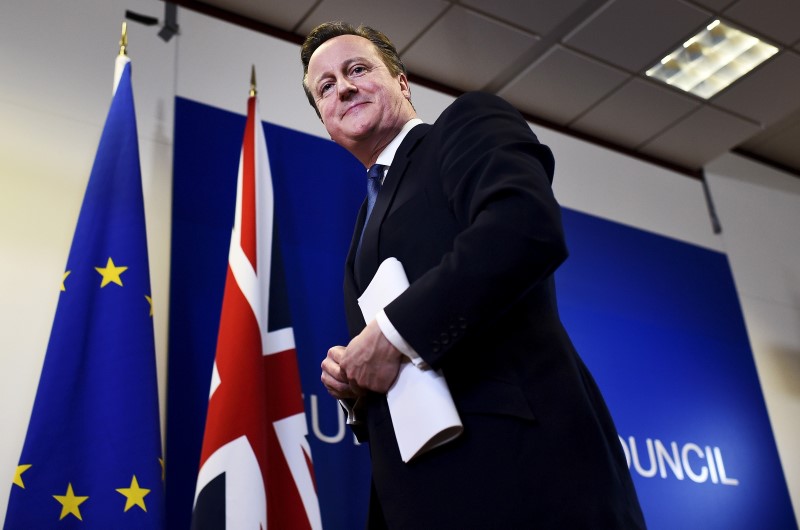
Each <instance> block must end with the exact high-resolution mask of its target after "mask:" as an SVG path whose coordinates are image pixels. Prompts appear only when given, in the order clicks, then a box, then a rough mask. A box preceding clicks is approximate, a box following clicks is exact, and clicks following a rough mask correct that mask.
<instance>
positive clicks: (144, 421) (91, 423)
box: [5, 57, 164, 530]
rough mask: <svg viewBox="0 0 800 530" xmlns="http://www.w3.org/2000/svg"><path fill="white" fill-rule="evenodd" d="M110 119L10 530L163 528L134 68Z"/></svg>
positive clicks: (16, 482)
mask: <svg viewBox="0 0 800 530" xmlns="http://www.w3.org/2000/svg"><path fill="white" fill-rule="evenodd" d="M121 59H123V61H124V69H123V70H122V75H121V77H120V78H119V83H118V85H117V89H116V91H115V93H114V98H113V101H112V103H111V109H110V110H109V113H108V117H107V119H106V123H105V127H104V128H103V134H102V137H101V138H100V145H99V147H98V150H97V155H96V157H95V161H94V166H93V168H92V173H91V176H90V177H89V184H88V186H87V189H86V195H85V197H84V200H83V205H82V207H81V212H80V217H79V219H78V225H77V228H76V230H75V236H74V238H73V241H72V248H71V249H70V253H69V258H68V260H67V268H66V271H65V272H64V276H63V279H62V283H61V293H60V298H59V301H58V308H57V309H56V316H55V320H54V322H53V329H52V331H51V334H50V342H49V344H48V347H47V354H46V356H45V360H44V367H43V369H42V374H41V379H40V381H39V388H38V390H37V393H36V400H35V402H34V406H33V412H32V414H31V420H30V424H29V425H28V433H27V436H26V438H25V444H24V446H23V449H22V456H21V458H20V460H19V465H18V467H17V470H16V473H15V475H14V478H13V485H12V487H11V495H10V498H9V504H8V511H7V514H6V519H5V528H6V529H7V530H13V529H30V528H102V529H104V530H105V529H110V528H113V529H115V530H116V529H125V528H135V529H145V528H160V527H161V526H162V521H163V512H164V486H163V479H162V477H163V461H162V460H161V434H160V423H159V407H158V389H157V380H156V360H155V345H154V338H153V320H152V314H153V310H152V307H153V306H152V299H151V291H150V273H149V267H148V259H147V240H146V234H145V218H144V200H143V196H142V182H141V173H140V168H139V145H138V140H137V134H136V117H135V114H134V107H133V92H132V89H131V79H130V63H129V61H127V58H126V57H121Z"/></svg>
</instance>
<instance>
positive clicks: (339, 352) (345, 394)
mask: <svg viewBox="0 0 800 530" xmlns="http://www.w3.org/2000/svg"><path fill="white" fill-rule="evenodd" d="M344 353H345V347H344V346H334V347H333V348H331V349H330V350H328V355H327V356H326V357H325V359H324V360H323V361H322V376H321V377H320V380H321V381H322V384H323V385H325V388H327V389H328V393H329V394H330V395H332V396H333V397H335V398H336V399H356V398H358V397H360V396H362V395H363V394H364V390H362V389H360V388H354V387H352V386H350V383H349V382H348V381H347V376H346V375H345V373H344V370H342V367H341V366H340V365H339V363H340V362H341V360H342V357H343V356H344Z"/></svg>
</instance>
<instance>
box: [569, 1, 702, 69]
mask: <svg viewBox="0 0 800 530" xmlns="http://www.w3.org/2000/svg"><path fill="white" fill-rule="evenodd" d="M710 18H711V15H710V14H709V13H708V12H707V11H705V10H701V9H700V8H697V7H693V6H691V5H689V4H686V3H684V2H681V1H679V0H648V1H642V0H614V1H613V2H611V3H609V4H607V5H606V7H605V8H604V9H602V10H600V11H598V12H597V13H596V14H595V16H594V17H591V18H588V19H587V21H586V23H585V24H583V25H581V26H580V27H578V28H577V29H576V30H575V31H574V32H573V33H572V34H571V35H569V36H568V37H567V38H566V39H565V42H566V43H567V44H568V45H569V46H573V47H575V48H577V49H579V50H581V51H583V52H584V53H586V54H588V55H593V56H595V57H598V58H600V59H603V60H605V61H608V62H610V63H612V64H614V65H617V66H620V67H622V68H625V69H626V70H629V71H631V72H639V71H641V70H643V69H645V68H647V67H649V66H652V65H653V64H655V63H656V62H657V61H658V60H660V59H661V57H663V56H664V55H665V54H666V53H668V52H669V51H670V50H671V49H672V48H673V47H674V46H676V45H677V44H679V43H680V42H683V40H685V39H686V38H687V37H689V36H690V35H691V34H692V33H694V32H695V31H696V30H697V29H698V28H700V27H701V26H702V25H703V24H704V23H706V22H708V21H709V20H710Z"/></svg>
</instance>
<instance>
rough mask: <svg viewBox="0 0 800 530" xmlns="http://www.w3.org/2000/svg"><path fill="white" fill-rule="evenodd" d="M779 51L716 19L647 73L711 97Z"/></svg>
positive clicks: (678, 86) (676, 85)
mask: <svg viewBox="0 0 800 530" xmlns="http://www.w3.org/2000/svg"><path fill="white" fill-rule="evenodd" d="M776 53H778V48H776V47H775V46H771V45H769V44H766V43H765V42H762V41H760V40H759V39H757V38H756V37H753V36H752V35H748V34H747V33H745V32H743V31H741V30H738V29H735V28H732V27H730V26H728V25H726V24H723V23H722V22H720V21H719V20H715V21H714V22H712V23H711V24H709V25H708V26H707V27H706V28H705V29H703V30H702V31H701V32H700V33H698V34H697V35H695V36H694V37H692V38H691V39H689V40H688V41H686V42H684V43H683V46H681V47H679V48H678V49H677V50H675V51H674V52H672V53H670V54H669V55H667V56H666V57H664V58H663V59H661V61H660V62H659V63H658V64H657V65H655V66H654V67H652V68H650V69H649V70H647V75H648V76H649V77H652V78H654V79H658V80H659V81H663V82H664V83H667V84H668V85H671V86H674V87H676V88H680V89H681V90H684V91H686V92H689V93H691V94H694V95H696V96H700V97H701V98H703V99H708V98H710V97H711V96H713V95H714V94H716V93H717V92H719V91H720V90H722V89H723V88H725V87H727V86H728V85H730V84H731V83H733V82H734V81H736V80H737V79H739V78H740V77H742V76H743V75H744V74H746V73H747V72H749V71H750V70H752V69H753V68H755V67H756V66H758V65H759V64H761V63H763V62H764V61H766V60H767V59H769V58H770V57H772V56H773V55H775V54H776Z"/></svg>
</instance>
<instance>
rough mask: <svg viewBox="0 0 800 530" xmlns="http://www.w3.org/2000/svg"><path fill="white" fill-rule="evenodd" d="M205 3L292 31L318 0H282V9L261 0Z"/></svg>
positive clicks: (231, 0) (224, 0)
mask: <svg viewBox="0 0 800 530" xmlns="http://www.w3.org/2000/svg"><path fill="white" fill-rule="evenodd" d="M203 1H204V3H206V4H208V5H211V6H215V7H219V8H221V9H224V10H226V11H230V12H232V13H235V14H237V15H241V16H243V17H247V18H251V19H253V20H258V21H263V22H266V23H268V24H270V25H271V26H275V27H276V28H278V29H282V30H284V31H292V30H293V29H294V28H295V26H297V24H298V23H299V22H300V21H301V20H302V19H303V17H304V16H305V15H306V14H307V13H308V11H309V9H311V8H312V7H313V6H314V4H315V3H316V0H292V1H291V2H287V1H282V2H280V4H281V6H280V9H275V6H274V5H272V3H270V2H263V1H261V0H203Z"/></svg>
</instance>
